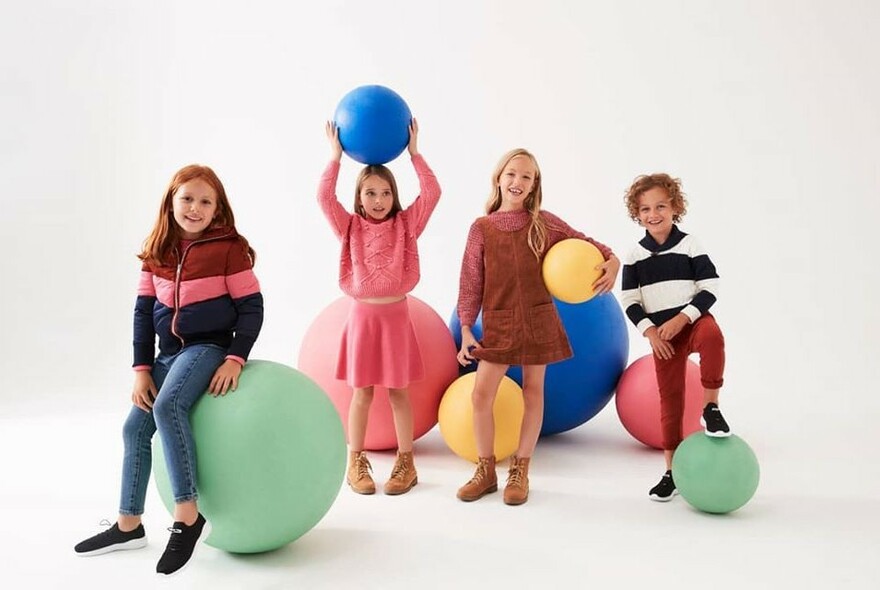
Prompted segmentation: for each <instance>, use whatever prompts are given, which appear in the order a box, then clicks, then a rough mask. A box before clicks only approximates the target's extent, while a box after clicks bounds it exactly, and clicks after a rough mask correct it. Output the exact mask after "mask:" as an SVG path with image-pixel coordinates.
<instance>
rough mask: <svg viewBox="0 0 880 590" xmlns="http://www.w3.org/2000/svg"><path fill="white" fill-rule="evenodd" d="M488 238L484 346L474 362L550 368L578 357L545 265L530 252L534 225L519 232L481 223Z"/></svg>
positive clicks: (485, 247) (485, 220)
mask: <svg viewBox="0 0 880 590" xmlns="http://www.w3.org/2000/svg"><path fill="white" fill-rule="evenodd" d="M479 224H480V229H481V230H482V232H483V272H484V274H483V305H482V309H483V340H482V342H481V344H482V348H481V349H475V350H474V351H473V356H474V357H475V358H478V359H480V360H484V361H489V362H490V363H500V364H505V365H546V364H549V363H555V362H558V361H563V360H565V359H568V358H571V356H572V351H571V346H570V345H569V342H568V337H567V336H566V335H565V329H564V328H563V327H562V321H561V320H560V319H559V314H557V313H556V306H555V305H554V303H553V298H552V297H551V296H550V293H548V292H547V287H545V286H544V279H543V277H542V276H541V262H542V261H543V256H542V258H541V260H538V259H537V258H536V257H535V253H534V252H532V249H531V248H529V241H528V233H529V224H526V226H525V227H523V228H522V229H520V230H517V231H503V230H500V229H498V228H496V227H495V226H494V225H493V224H492V222H491V221H489V219H488V218H487V217H484V218H482V219H480V221H479Z"/></svg>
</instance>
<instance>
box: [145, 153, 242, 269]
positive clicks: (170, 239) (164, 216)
mask: <svg viewBox="0 0 880 590" xmlns="http://www.w3.org/2000/svg"><path fill="white" fill-rule="evenodd" d="M197 178H198V179H201V180H203V181H205V182H207V183H208V184H209V185H210V186H211V188H213V189H214V192H215V193H216V194H217V212H216V214H215V215H214V219H213V220H212V221H211V225H210V226H209V227H208V229H211V228H214V227H230V228H233V229H234V228H235V215H234V214H233V213H232V207H231V206H230V204H229V199H228V198H227V197H226V189H224V188H223V183H222V182H220V179H219V178H218V177H217V175H216V174H215V173H214V171H213V170H211V169H210V168H209V167H208V166H202V165H200V164H190V165H189V166H184V167H183V168H181V169H180V170H178V171H177V172H175V173H174V176H172V177H171V182H169V183H168V188H167V189H165V196H164V197H162V204H161V205H160V206H159V215H158V216H157V218H156V223H155V224H154V225H153V231H151V232H150V235H149V236H147V239H146V240H144V247H143V250H142V251H141V253H140V254H138V258H140V259H141V260H143V261H144V262H152V263H154V264H159V265H163V266H167V265H171V264H174V258H173V254H174V249H175V248H176V247H177V244H178V242H180V239H181V234H180V227H178V225H177V222H175V221H174V209H173V200H174V193H176V192H177V191H178V189H180V187H181V186H182V185H184V184H186V183H187V182H189V181H191V180H195V179H197ZM239 239H240V240H242V241H243V242H244V244H245V246H246V247H247V249H248V253H249V254H250V257H251V260H252V261H253V260H255V259H256V253H255V252H254V250H253V248H251V247H250V246H249V245H248V243H247V240H245V239H244V238H243V237H241V236H239Z"/></svg>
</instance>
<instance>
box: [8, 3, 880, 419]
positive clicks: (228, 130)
mask: <svg viewBox="0 0 880 590" xmlns="http://www.w3.org/2000/svg"><path fill="white" fill-rule="evenodd" d="M729 4H732V5H727V4H724V5H722V4H721V3H716V2H700V1H679V2H663V3H661V2H621V3H611V2H595V3H594V2H584V3H581V2H572V1H544V2H523V1H519V0H516V1H510V0H508V1H503V2H502V1H500V0H498V1H486V2H467V1H449V0H447V1H443V2H439V1H438V2H434V1H430V2H403V1H401V2H390V1H381V0H376V1H373V2H369V3H364V2H342V1H338V0H337V1H322V2H310V3H299V2H297V3H280V2H279V3H270V2H249V3H246V4H245V3H241V2H151V3H135V2H115V1H111V0H106V1H96V0H90V1H79V2H64V1H60V0H58V1H48V2H47V1H43V2H36V1H35V2H29V3H21V2H19V3H12V2H9V3H6V2H4V10H3V14H4V16H3V18H2V22H0V76H2V77H0V84H2V94H0V113H2V122H3V123H2V133H0V187H2V188H0V191H2V192H0V199H2V204H3V208H2V218H0V232H2V233H0V236H2V237H0V240H2V248H0V253H2V255H0V265H2V266H0V276H2V277H3V278H2V281H3V288H2V289H0V298H2V299H0V309H2V314H3V324H2V326H3V337H2V338H0V370H2V375H3V383H4V386H3V387H2V388H0V404H2V407H3V408H13V407H16V406H18V405H21V407H28V408H29V407H31V406H29V405H27V404H37V406H38V409H39V408H41V407H42V406H47V407H48V406H52V407H56V408H59V407H60V408H63V407H64V406H66V405H69V404H79V405H82V404H88V405H92V404H93V405H94V406H95V407H99V406H100V407H107V404H109V403H112V404H117V405H119V407H120V408H121V409H122V408H124V407H125V405H126V404H127V403H128V392H129V387H130V379H131V376H130V369H129V365H130V354H131V352H130V341H131V334H130V332H131V309H132V306H133V301H134V287H135V282H136V278H137V272H138V263H137V260H136V259H135V257H134V255H135V253H136V252H137V251H138V248H139V246H140V244H141V242H142V240H143V239H144V237H145V236H146V234H147V233H148V231H149V229H150V227H151V225H152V223H153V220H154V217H155V215H156V210H157V208H158V203H159V199H160V195H161V193H162V191H163V189H164V187H165V185H166V183H167V182H168V180H169V178H170V176H171V174H172V173H173V172H174V171H175V170H176V169H177V168H179V167H180V166H182V165H184V164H187V163H190V162H202V163H206V164H209V165H211V166H212V167H214V169H215V170H216V171H217V172H218V174H219V175H220V177H221V179H222V180H223V181H224V183H225V185H226V188H227V191H228V192H229V194H230V197H231V199H232V204H233V207H234V210H235V213H236V216H237V219H238V225H239V229H240V231H241V232H242V233H243V234H245V235H246V236H247V237H248V238H249V239H250V240H251V243H252V244H253V246H254V247H255V248H256V250H257V253H258V257H259V259H258V265H257V273H258V275H259V277H260V279H261V282H262V285H263V291H264V295H265V299H266V323H265V328H264V330H263V333H262V335H261V338H260V340H259V342H258V343H257V346H256V348H255V350H254V352H253V357H255V358H264V359H271V360H276V361H280V362H286V363H288V364H291V365H294V364H295V362H296V357H297V353H298V349H299V346H300V339H301V338H302V336H303V334H304V332H305V329H306V328H307V326H308V325H309V323H310V321H311V320H312V318H314V317H315V315H316V314H317V313H318V312H319V311H320V310H321V309H322V308H323V307H324V306H325V305H327V304H329V303H330V302H331V301H332V300H333V299H335V298H336V297H337V296H339V290H338V287H337V285H336V272H337V270H336V265H335V264H336V260H337V257H338V245H337V243H336V242H335V240H334V238H333V236H332V234H331V232H330V231H329V228H328V227H327V226H326V223H325V222H324V219H323V218H322V216H321V214H320V212H319V210H318V208H317V206H316V203H315V197H314V193H315V187H316V184H317V181H318V177H319V175H320V172H321V170H322V168H323V166H324V163H325V159H326V154H327V148H326V141H325V138H324V136H323V121H324V120H325V119H326V118H328V117H330V116H331V115H332V113H333V110H334V108H335V106H336V103H337V101H338V100H339V98H341V96H342V95H343V94H345V93H346V92H347V91H348V90H350V89H352V88H354V87H355V86H358V85H361V84H369V83H378V84H384V85H386V86H389V87H391V88H394V89H395V90H397V91H398V92H399V93H400V94H401V95H402V96H403V97H404V98H405V99H406V100H407V101H408V103H409V105H410V107H411V108H412V110H413V112H414V114H415V115H416V116H417V117H418V118H419V121H420V124H421V129H422V134H421V137H420V146H421V149H422V152H423V153H424V155H425V156H426V158H427V160H428V162H429V163H430V164H431V166H432V167H433V168H434V170H435V172H436V173H437V175H438V177H439V179H440V182H441V184H442V186H443V189H444V192H443V199H442V201H441V204H440V205H439V207H438V209H437V211H436V213H435V215H434V217H433V218H432V220H431V223H430V224H429V226H428V229H427V231H426V233H425V234H424V236H423V238H422V239H421V241H420V247H421V249H422V270H423V275H424V276H423V279H422V281H421V283H420V284H419V286H418V287H417V289H416V291H415V293H414V294H415V295H416V296H418V297H420V298H422V299H424V300H426V301H427V302H428V303H430V304H431V305H432V306H433V307H434V308H435V309H436V310H437V311H438V313H439V314H440V315H441V316H443V317H444V318H448V317H449V314H450V312H451V310H452V307H453V305H454V302H455V298H456V294H457V283H458V267H459V262H460V257H461V253H462V250H463V246H464V239H465V235H466V231H467V228H468V226H469V224H470V222H471V220H472V219H473V218H475V217H476V216H478V215H479V214H480V213H481V208H482V206H483V203H484V201H485V198H486V196H487V193H488V187H489V174H490V172H491V169H492V167H493V166H494V164H495V162H496V160H497V158H498V157H499V156H500V154H501V153H503V152H504V151H506V150H507V149H509V148H512V147H515V146H524V147H528V148H529V149H531V150H532V151H534V152H535V153H536V155H537V156H538V159H539V162H540V164H541V167H542V169H543V173H544V182H545V195H546V197H545V204H546V208H547V209H549V210H551V211H553V212H555V213H557V214H559V215H561V216H562V217H563V218H565V219H566V220H568V221H569V222H570V223H571V224H572V225H574V226H576V227H578V228H580V229H582V230H583V231H585V232H586V233H588V234H590V235H592V236H594V237H596V238H597V239H599V240H601V241H604V242H606V243H608V244H609V245H611V246H612V247H613V248H615V249H616V250H617V251H619V252H621V253H623V252H624V251H626V250H627V249H628V248H629V247H630V246H631V244H632V243H633V242H634V241H635V240H637V239H638V238H639V236H640V230H639V229H638V227H637V226H635V225H634V224H632V222H630V221H629V220H628V218H627V217H626V214H625V210H624V208H623V205H622V200H621V198H622V194H623V191H624V190H625V189H626V187H627V186H628V185H629V183H630V182H631V180H632V179H633V177H635V176H636V175H637V174H640V173H644V172H653V171H661V170H663V171H668V172H670V173H672V174H674V175H677V176H680V177H682V179H683V180H684V186H685V190H686V191H687V193H688V196H689V199H690V211H689V213H688V215H687V217H686V219H685V222H684V223H683V225H682V228H683V229H684V230H685V231H688V232H693V233H695V234H697V235H699V236H700V238H701V240H702V241H703V242H704V243H705V245H706V246H707V248H709V251H710V253H711V254H712V255H713V258H714V259H715V261H716V264H717V266H718V268H719V271H720V273H721V275H722V279H723V292H722V295H721V298H720V301H719V303H718V305H717V308H716V310H715V311H716V316H717V317H718V319H719V322H720V323H721V326H722V328H723V329H724V330H725V333H726V335H727V341H728V354H729V369H728V384H729V388H728V390H729V392H730V394H729V400H730V403H733V404H739V405H737V406H736V407H737V408H738V410H739V413H740V415H741V416H743V417H745V416H746V415H748V416H749V418H748V419H749V420H754V421H761V420H766V421H767V423H768V424H776V425H780V423H781V427H782V428H792V429H795V428H802V427H804V426H803V425H804V423H809V422H810V421H811V420H813V419H814V418H817V417H818V416H820V415H822V414H823V413H827V412H832V413H834V412H839V413H840V414H841V415H849V414H854V415H857V416H865V418H864V420H863V421H859V422H858V423H857V424H856V425H855V426H854V428H857V429H858V428H861V427H862V426H865V427H866V430H865V431H867V426H868V424H869V421H868V417H869V416H871V415H873V416H875V417H876V416H877V412H878V408H880V402H878V401H877V395H876V387H872V386H873V385H874V384H875V383H874V382H873V380H874V378H876V369H873V365H872V361H873V360H874V359H875V357H876V354H877V352H878V346H877V338H876V331H877V327H878V321H877V319H878V318H877V308H876V305H875V304H874V303H873V301H874V300H873V298H870V296H871V294H872V291H871V290H870V287H871V286H872V283H873V282H874V281H875V280H876V274H877V273H876V270H874V269H875V267H876V263H875V262H871V261H869V259H868V256H867V249H868V247H869V246H870V244H871V241H870V236H871V235H872V230H873V228H874V226H875V224H876V222H877V220H878V218H880V215H878V214H880V207H878V205H877V198H878V194H880V191H878V189H880V182H878V171H880V166H878V154H880V150H878V146H877V138H878V136H880V115H878V109H877V105H878V104H880V83H878V75H877V72H878V65H880V64H878V61H880V60H878V55H880V42H878V41H877V37H876V35H875V28H876V23H877V22H880V19H878V17H880V8H878V4H876V3H874V2H870V1H867V0H866V1H864V2H858V1H843V2H840V1H838V2H830V1H829V2H818V1H816V2H795V1H784V2H772V3H767V2H760V1H749V2H734V3H729ZM245 5H247V8H244V7H245ZM391 166H392V169H393V170H394V171H395V173H396V175H397V178H398V182H399V184H400V187H401V190H402V194H403V195H404V200H405V201H409V200H410V199H411V198H412V197H413V196H414V195H415V191H416V188H417V185H416V182H415V176H414V174H413V173H412V170H411V167H410V165H409V163H408V161H407V159H406V158H405V157H403V158H400V159H398V160H396V161H395V162H393V163H392V164H391ZM357 170H358V165H356V163H354V162H352V161H350V160H347V161H345V163H344V165H343V169H342V174H341V177H340V187H339V193H340V197H341V199H342V201H343V203H345V204H346V206H348V203H349V201H350V200H351V194H352V190H353V189H352V187H353V182H354V177H355V175H356V173H357ZM632 334H633V345H632V347H631V348H632V358H636V357H638V356H641V355H642V354H645V353H647V351H648V347H647V345H646V343H645V341H644V340H643V339H641V338H640V337H638V336H636V335H635V332H632ZM734 400H738V401H734ZM792 407H796V408H797V419H796V420H795V421H794V422H796V423H793V424H788V423H787V422H786V421H784V420H780V417H781V416H784V415H785V414H784V412H786V411H791V410H790V408H792ZM865 431H863V432H865ZM864 436H867V435H864Z"/></svg>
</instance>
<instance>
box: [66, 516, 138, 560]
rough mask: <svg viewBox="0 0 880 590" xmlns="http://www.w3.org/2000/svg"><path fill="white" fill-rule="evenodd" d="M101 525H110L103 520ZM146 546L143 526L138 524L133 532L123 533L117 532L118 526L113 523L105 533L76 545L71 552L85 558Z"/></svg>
mask: <svg viewBox="0 0 880 590" xmlns="http://www.w3.org/2000/svg"><path fill="white" fill-rule="evenodd" d="M101 524H104V525H109V524H110V523H109V522H108V521H106V520H105V521H102V522H101ZM146 546H147V534H146V532H145V531H144V525H142V524H139V525H138V526H137V528H136V529H134V530H133V531H129V532H127V533H123V532H122V531H120V530H119V525H118V524H116V523H115V522H114V523H113V526H111V527H110V528H108V529H107V530H106V531H104V532H102V533H98V534H97V535H95V536H94V537H89V538H88V539H86V540H85V541H82V542H80V543H77V545H76V547H74V548H73V550H74V551H76V554H77V555H81V556H83V557H86V556H89V555H101V554H102V553H110V552H111V551H124V550H126V549H140V548H141V547H146Z"/></svg>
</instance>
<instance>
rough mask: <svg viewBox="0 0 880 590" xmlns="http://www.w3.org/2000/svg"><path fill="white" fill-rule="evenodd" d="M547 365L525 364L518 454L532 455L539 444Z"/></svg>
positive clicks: (521, 456) (519, 455)
mask: <svg viewBox="0 0 880 590" xmlns="http://www.w3.org/2000/svg"><path fill="white" fill-rule="evenodd" d="M546 370H547V365H525V366H523V401H524V402H525V411H524V413H523V421H522V427H521V429H520V433H519V447H518V448H517V450H516V456H517V457H520V458H523V457H531V456H532V453H534V452H535V445H537V444H538V436H539V435H540V434H541V425H542V424H543V422H544V373H545V372H546Z"/></svg>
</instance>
